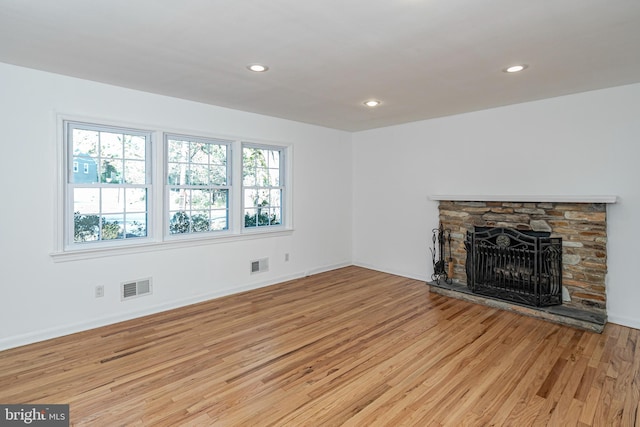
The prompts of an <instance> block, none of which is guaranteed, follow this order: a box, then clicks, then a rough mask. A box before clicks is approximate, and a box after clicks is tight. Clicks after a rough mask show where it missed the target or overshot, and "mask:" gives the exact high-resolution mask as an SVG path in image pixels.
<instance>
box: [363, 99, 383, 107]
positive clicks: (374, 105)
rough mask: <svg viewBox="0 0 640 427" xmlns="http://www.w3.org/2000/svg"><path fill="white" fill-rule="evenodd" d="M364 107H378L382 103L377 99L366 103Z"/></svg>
mask: <svg viewBox="0 0 640 427" xmlns="http://www.w3.org/2000/svg"><path fill="white" fill-rule="evenodd" d="M364 105H366V106H367V107H372V108H373V107H377V106H378V105H380V101H378V100H376V99H371V100H369V101H365V103H364Z"/></svg>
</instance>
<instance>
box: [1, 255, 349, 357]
mask: <svg viewBox="0 0 640 427" xmlns="http://www.w3.org/2000/svg"><path fill="white" fill-rule="evenodd" d="M347 265H349V264H347ZM343 266H344V265H343V264H339V265H335V266H325V267H322V268H318V269H314V270H313V272H299V273H294V274H289V275H286V276H280V277H277V278H273V279H270V280H267V281H261V282H255V283H250V284H247V285H245V286H240V287H236V288H232V289H224V290H220V291H217V292H212V293H207V294H201V295H196V296H191V297H189V298H184V299H180V300H175V301H171V302H167V303H164V304H159V305H156V306H152V307H147V308H145V309H143V310H137V311H130V312H124V313H119V314H117V315H113V316H105V317H100V318H96V319H91V320H88V321H86V322H80V323H74V324H68V325H64V326H57V327H53V328H48V329H45V330H41V331H37V332H31V333H26V334H22V335H16V336H12V337H7V338H2V339H0V351H2V350H8V349H10V348H15V347H20V346H23V345H27V344H33V343H36V342H40V341H45V340H48V339H52V338H58V337H62V336H65V335H70V334H75V333H77V332H83V331H87V330H90V329H95V328H99V327H102V326H107V325H112V324H114V323H119V322H124V321H126V320H131V319H136V318H139V317H143V316H148V315H150V314H156V313H161V312H163V311H168V310H172V309H175V308H180V307H184V306H187V305H191V304H196V303H199V302H204V301H208V300H212V299H215V298H220V297H223V296H227V295H232V294H237V293H240V292H245V291H249V290H252V289H258V288H263V287H265V286H269V285H274V284H276V283H281V282H287V281H289V280H294V279H299V278H301V277H305V276H308V275H310V274H317V273H319V272H323V271H329V270H334V269H336V268H340V267H343Z"/></svg>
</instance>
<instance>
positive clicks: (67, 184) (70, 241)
mask: <svg viewBox="0 0 640 427" xmlns="http://www.w3.org/2000/svg"><path fill="white" fill-rule="evenodd" d="M62 126H63V129H64V130H63V132H64V136H63V150H64V153H65V154H64V159H63V165H64V169H63V170H64V174H63V175H64V177H63V178H64V191H63V194H64V206H65V209H64V212H63V218H64V227H63V228H64V250H65V251H68V252H70V251H78V250H95V249H96V248H107V247H115V246H127V245H132V244H140V243H141V242H144V241H149V240H151V239H152V237H153V236H152V234H151V233H153V229H152V227H149V223H150V222H151V215H152V212H151V209H150V208H149V206H152V204H153V178H152V175H151V169H152V167H151V165H152V160H151V155H152V153H151V144H152V131H150V130H147V129H139V128H131V127H125V126H114V125H104V124H97V123H92V122H86V121H77V120H64V121H63V123H62ZM74 129H85V130H90V131H97V132H114V133H124V134H130V135H135V136H141V137H144V138H145V141H146V142H145V183H144V184H125V183H120V184H104V183H89V184H87V183H75V182H72V179H71V177H72V176H73V175H74V172H73V171H74V168H73V157H74V153H73V140H72V135H71V134H72V132H73V130H74ZM70 165H71V166H70ZM98 171H99V169H98ZM75 188H94V189H111V188H119V189H127V188H144V189H145V190H146V202H147V208H146V209H147V210H146V213H147V218H146V219H147V222H146V227H147V228H146V236H144V237H136V238H133V239H131V238H130V239H127V238H125V239H114V240H98V241H94V242H81V243H78V242H75V241H74V200H73V190H74V189H75ZM123 213H124V211H123ZM100 215H102V213H100Z"/></svg>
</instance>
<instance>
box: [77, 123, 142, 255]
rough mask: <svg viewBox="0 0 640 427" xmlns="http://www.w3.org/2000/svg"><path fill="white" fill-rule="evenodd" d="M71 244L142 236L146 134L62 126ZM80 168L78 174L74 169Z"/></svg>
mask: <svg viewBox="0 0 640 427" xmlns="http://www.w3.org/2000/svg"><path fill="white" fill-rule="evenodd" d="M65 130H66V141H67V150H68V152H69V153H70V155H69V158H70V159H71V160H70V161H68V164H71V165H72V167H69V168H68V172H67V185H68V187H67V197H68V198H69V199H70V200H69V203H70V205H71V206H73V236H72V237H71V236H70V238H69V240H70V241H72V242H74V243H84V242H95V241H103V240H118V239H132V238H140V237H146V236H147V216H148V209H147V194H148V191H149V186H150V182H149V181H150V180H149V179H148V177H147V170H148V164H147V161H148V160H147V157H148V156H147V150H148V144H149V143H150V133H148V132H145V131H137V130H130V129H122V128H115V127H105V126H97V125H90V124H85V123H75V122H65ZM78 165H82V170H80V168H79V167H78Z"/></svg>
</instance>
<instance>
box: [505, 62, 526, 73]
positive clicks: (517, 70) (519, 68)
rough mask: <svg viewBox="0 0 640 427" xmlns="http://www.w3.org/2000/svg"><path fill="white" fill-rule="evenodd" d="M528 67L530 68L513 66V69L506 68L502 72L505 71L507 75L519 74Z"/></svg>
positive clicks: (519, 65)
mask: <svg viewBox="0 0 640 427" xmlns="http://www.w3.org/2000/svg"><path fill="white" fill-rule="evenodd" d="M527 67H528V65H525V64H518V65H512V66H511V67H508V68H505V69H504V70H502V71H504V72H505V73H517V72H519V71H522V70H524V69H525V68H527Z"/></svg>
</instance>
